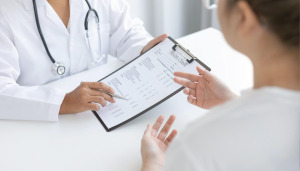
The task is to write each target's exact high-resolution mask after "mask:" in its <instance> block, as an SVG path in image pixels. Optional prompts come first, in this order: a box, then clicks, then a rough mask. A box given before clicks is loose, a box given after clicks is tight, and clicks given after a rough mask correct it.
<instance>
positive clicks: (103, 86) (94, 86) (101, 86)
mask: <svg viewBox="0 0 300 171" xmlns="http://www.w3.org/2000/svg"><path fill="white" fill-rule="evenodd" d="M87 86H88V87H89V88H91V89H95V90H99V89H102V90H105V91H108V92H110V93H115V91H114V90H113V89H112V88H111V87H110V86H109V85H107V84H105V83H102V82H89V83H88V84H87Z"/></svg>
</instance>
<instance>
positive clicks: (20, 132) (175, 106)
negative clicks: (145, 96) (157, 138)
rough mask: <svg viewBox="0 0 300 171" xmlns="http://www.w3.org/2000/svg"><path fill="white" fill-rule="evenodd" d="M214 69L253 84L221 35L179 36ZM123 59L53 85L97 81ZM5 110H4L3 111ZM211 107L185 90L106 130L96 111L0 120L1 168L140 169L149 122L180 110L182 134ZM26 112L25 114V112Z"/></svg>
mask: <svg viewBox="0 0 300 171" xmlns="http://www.w3.org/2000/svg"><path fill="white" fill-rule="evenodd" d="M178 41H179V42H180V43H181V44H183V45H184V46H185V47H187V48H189V49H190V51H191V52H192V53H194V54H195V55H196V56H198V57H199V58H200V59H201V60H202V61H203V62H205V63H206V64H207V65H208V66H210V67H211V68H212V73H214V74H215V75H217V76H219V77H220V78H221V79H222V80H223V81H224V82H226V83H227V84H228V85H229V86H230V87H231V88H232V89H233V90H234V91H235V92H239V91H240V90H242V89H245V88H248V87H251V85H252V68H251V64H250V62H249V60H248V59H247V58H246V57H245V56H243V55H241V54H239V53H237V52H235V51H233V50H232V49H231V48H229V46H228V45H227V44H226V43H225V41H224V39H223V37H222V35H221V33H220V32H219V31H217V30H214V29H207V30H204V31H200V32H197V33H195V34H192V35H189V36H186V37H183V38H181V39H179V40H178ZM122 65H123V63H122V62H120V61H117V60H110V62H109V63H108V64H107V65H105V66H101V67H99V68H95V69H93V70H89V71H85V72H82V73H79V74H76V75H74V76H71V77H68V78H65V79H63V80H59V81H56V82H53V83H51V84H49V85H48V86H55V87H60V88H62V89H65V90H68V91H71V90H73V89H74V88H75V87H76V86H77V85H79V84H80V82H81V81H96V80H99V79H100V78H102V77H104V76H105V75H107V74H109V73H110V72H112V71H113V70H115V69H116V68H118V67H120V66H122ZM0 110H1V109H0ZM205 112H206V111H205V110H202V109H199V108H196V107H194V106H192V105H189V104H188V103H187V102H186V96H185V95H184V94H183V93H182V92H180V93H178V94H177V95H175V96H174V97H172V98H171V99H169V100H167V101H166V102H164V103H163V104H161V105H159V106H158V107H156V108H154V109H152V110H151V111H149V112H147V113H145V114H144V115H142V116H140V117H138V118H137V119H135V120H133V121H131V122H129V123H127V124H125V125H123V126H122V127H120V128H118V129H116V130H114V131H112V132H110V133H107V132H106V131H105V130H104V128H103V127H102V125H101V124H100V123H99V121H98V120H97V119H96V118H95V116H94V115H93V114H92V112H90V111H88V112H84V113H80V114H73V115H62V116H60V117H59V122H31V121H0V170H1V171H8V170H30V171H33V170H38V171H46V170H51V171H54V170H55V171H59V170H62V171H66V170H72V171H77V170H80V171H86V170H89V171H96V170H97V171H100V170H103V171H120V170H128V171H134V170H139V169H140V167H141V157H140V141H141V137H142V135H143V132H144V129H145V128H146V125H147V124H148V123H153V122H154V121H155V120H156V118H157V117H158V116H159V115H164V116H165V117H168V116H169V115H170V114H175V115H176V116H177V120H176V122H175V125H174V128H176V129H178V130H179V132H181V131H182V130H183V128H184V127H185V126H186V125H188V123H189V122H191V121H193V120H195V119H196V118H199V117H201V116H203V115H204V113H205ZM24 114H25V113H24Z"/></svg>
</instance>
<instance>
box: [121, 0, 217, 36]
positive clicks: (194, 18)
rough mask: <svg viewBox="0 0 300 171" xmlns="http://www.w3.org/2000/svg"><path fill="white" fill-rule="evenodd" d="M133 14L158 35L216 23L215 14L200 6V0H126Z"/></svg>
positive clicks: (183, 32) (180, 34)
mask: <svg viewBox="0 0 300 171" xmlns="http://www.w3.org/2000/svg"><path fill="white" fill-rule="evenodd" d="M127 1H128V3H129V4H130V5H131V12H132V15H133V16H137V17H139V18H140V19H142V20H143V21H144V24H145V27H146V29H147V30H148V31H149V32H150V33H151V34H152V35H153V36H158V35H160V34H163V33H168V34H169V35H170V36H172V37H174V38H179V37H182V36H184V35H187V34H190V33H193V32H196V31H199V30H201V29H203V28H207V27H209V26H211V25H216V26H215V27H217V24H216V23H217V22H216V20H215V19H213V20H214V21H213V20H212V18H215V15H211V11H208V10H205V9H203V7H202V0H127Z"/></svg>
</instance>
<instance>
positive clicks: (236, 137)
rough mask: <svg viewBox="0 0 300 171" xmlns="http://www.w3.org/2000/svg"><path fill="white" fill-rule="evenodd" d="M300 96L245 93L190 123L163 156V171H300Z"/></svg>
mask: <svg viewBox="0 0 300 171" xmlns="http://www.w3.org/2000/svg"><path fill="white" fill-rule="evenodd" d="M299 114H300V92H297V91H290V90H286V89H281V88H276V87H266V88H261V89H258V90H249V91H247V92H244V93H243V94H242V96H241V97H240V98H239V99H235V100H233V101H230V102H228V103H226V104H224V105H222V106H219V107H216V108H215V109H213V110H212V111H211V112H210V113H209V114H207V115H206V116H205V117H203V118H201V119H199V120H197V121H196V122H194V123H192V124H190V126H189V127H188V129H187V130H186V131H184V132H182V133H181V135H180V136H179V137H178V138H177V139H176V140H175V141H174V143H173V144H172V145H171V147H170V148H169V150H168V152H167V155H166V164H165V170H166V171H183V170H189V171H193V170H195V171H196V170H197V171H202V170H203V171H213V170H214V171H216V170H218V171H224V170H228V171H241V170H243V171H247V170H249V171H253V170H255V171H269V170H272V171H274V170H278V171H279V170H281V171H287V170H288V171H294V170H299Z"/></svg>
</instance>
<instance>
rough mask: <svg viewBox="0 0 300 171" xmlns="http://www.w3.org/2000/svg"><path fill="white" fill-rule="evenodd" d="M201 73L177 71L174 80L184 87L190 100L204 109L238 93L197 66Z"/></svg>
mask: <svg viewBox="0 0 300 171" xmlns="http://www.w3.org/2000/svg"><path fill="white" fill-rule="evenodd" d="M197 71H198V73H199V75H194V74H189V73H184V72H175V73H174V75H175V76H176V77H175V78H174V81H175V82H176V83H178V84H180V85H182V86H184V87H186V88H185V89H184V93H185V94H186V95H188V98H187V100H188V102H189V103H191V104H193V105H196V106H198V107H200V108H203V109H209V108H212V107H214V106H216V105H219V104H222V103H224V102H226V101H229V100H231V99H233V98H236V97H237V95H236V94H235V93H233V92H232V91H231V90H230V89H229V88H228V87H227V86H226V85H225V84H223V83H222V82H221V81H220V80H219V79H218V78H217V77H215V76H214V75H212V74H211V73H209V72H208V71H206V70H204V69H201V68H200V67H199V66H197Z"/></svg>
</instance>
